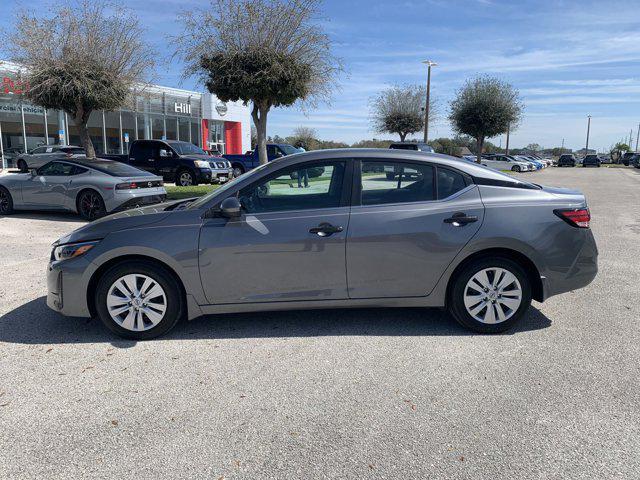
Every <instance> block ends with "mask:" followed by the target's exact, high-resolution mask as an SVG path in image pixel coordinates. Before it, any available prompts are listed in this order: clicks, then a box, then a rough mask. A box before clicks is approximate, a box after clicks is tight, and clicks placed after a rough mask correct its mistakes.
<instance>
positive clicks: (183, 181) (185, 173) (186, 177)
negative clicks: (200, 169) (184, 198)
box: [176, 170, 198, 187]
mask: <svg viewBox="0 0 640 480" xmlns="http://www.w3.org/2000/svg"><path fill="white" fill-rule="evenodd" d="M197 184H198V182H197V181H196V177H195V175H194V174H193V172H191V171H189V170H181V171H179V172H178V175H176V185H177V186H179V187H191V186H196V185H197Z"/></svg>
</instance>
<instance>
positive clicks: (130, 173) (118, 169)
mask: <svg viewBox="0 0 640 480" xmlns="http://www.w3.org/2000/svg"><path fill="white" fill-rule="evenodd" d="M82 165H83V166H86V167H89V168H93V169H95V170H98V171H100V172H103V173H106V174H108V175H112V176H114V177H140V176H149V175H151V174H150V173H149V172H146V171H144V170H139V169H137V168H135V167H132V166H130V165H127V164H125V163H120V162H115V161H111V160H100V159H97V160H86V161H84V162H82Z"/></svg>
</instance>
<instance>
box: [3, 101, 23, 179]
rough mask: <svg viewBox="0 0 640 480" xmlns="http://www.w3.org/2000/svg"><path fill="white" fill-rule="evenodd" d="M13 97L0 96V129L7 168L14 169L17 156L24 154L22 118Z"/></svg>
mask: <svg viewBox="0 0 640 480" xmlns="http://www.w3.org/2000/svg"><path fill="white" fill-rule="evenodd" d="M16 100H17V98H16V97H15V95H0V128H2V148H3V152H4V159H5V162H6V163H7V167H8V168H15V166H16V159H17V157H18V155H20V154H21V153H24V137H23V136H22V116H21V114H20V103H17V104H16V103H15V101H16Z"/></svg>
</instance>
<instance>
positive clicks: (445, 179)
mask: <svg viewBox="0 0 640 480" xmlns="http://www.w3.org/2000/svg"><path fill="white" fill-rule="evenodd" d="M467 185H468V182H467V180H466V179H465V177H464V175H462V174H461V173H459V172H456V171H454V170H449V169H446V168H438V200H442V199H443V198H448V197H450V196H451V195H453V194H454V193H458V192H459V191H460V190H462V189H464V188H465V187H466V186H467Z"/></svg>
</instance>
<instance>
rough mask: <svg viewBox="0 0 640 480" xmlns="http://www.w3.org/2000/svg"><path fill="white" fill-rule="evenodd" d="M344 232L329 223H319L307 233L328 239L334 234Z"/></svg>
mask: <svg viewBox="0 0 640 480" xmlns="http://www.w3.org/2000/svg"><path fill="white" fill-rule="evenodd" d="M343 230H344V228H342V227H334V226H333V225H331V224H330V223H321V224H320V225H318V226H317V227H313V228H310V229H309V233H315V234H316V235H318V236H319V237H330V236H331V235H333V234H334V233H340V232H342V231H343Z"/></svg>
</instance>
